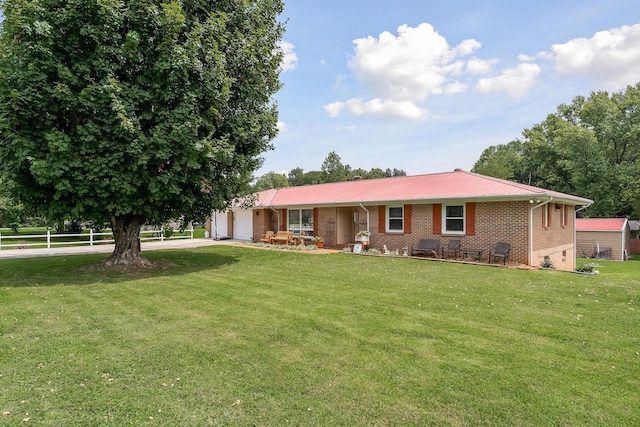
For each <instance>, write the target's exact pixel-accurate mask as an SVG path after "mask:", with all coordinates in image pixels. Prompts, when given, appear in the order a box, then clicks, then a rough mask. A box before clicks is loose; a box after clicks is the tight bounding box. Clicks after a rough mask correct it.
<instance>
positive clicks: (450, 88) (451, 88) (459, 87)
mask: <svg viewBox="0 0 640 427" xmlns="http://www.w3.org/2000/svg"><path fill="white" fill-rule="evenodd" d="M468 87H469V85H468V84H467V83H463V82H453V83H450V84H448V85H447V86H446V87H445V88H444V93H446V94H447V95H452V94H454V93H462V92H464V91H466V90H467V88H468Z"/></svg>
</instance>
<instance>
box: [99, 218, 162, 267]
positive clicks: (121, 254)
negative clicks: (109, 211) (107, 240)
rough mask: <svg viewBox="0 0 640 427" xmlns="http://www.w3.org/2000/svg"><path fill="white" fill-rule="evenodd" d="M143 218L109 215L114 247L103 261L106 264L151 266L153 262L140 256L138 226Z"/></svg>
mask: <svg viewBox="0 0 640 427" xmlns="http://www.w3.org/2000/svg"><path fill="white" fill-rule="evenodd" d="M142 223H143V218H141V217H139V216H135V215H122V216H112V217H111V229H112V230H113V238H114V240H115V243H116V247H115V249H114V250H113V253H112V254H111V255H110V256H109V258H107V259H106V260H104V261H103V263H104V264H105V265H106V266H112V265H137V266H141V267H147V266H152V265H153V263H152V262H151V261H149V260H148V259H145V258H143V257H142V256H140V226H141V225H142Z"/></svg>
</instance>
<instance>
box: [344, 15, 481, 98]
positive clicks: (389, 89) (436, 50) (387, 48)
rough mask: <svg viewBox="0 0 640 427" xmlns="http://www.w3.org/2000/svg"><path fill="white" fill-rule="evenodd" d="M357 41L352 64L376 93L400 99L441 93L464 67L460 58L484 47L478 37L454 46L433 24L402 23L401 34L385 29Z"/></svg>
mask: <svg viewBox="0 0 640 427" xmlns="http://www.w3.org/2000/svg"><path fill="white" fill-rule="evenodd" d="M354 44H355V45H356V47H355V50H356V53H355V56H354V57H353V58H352V60H351V63H350V65H351V68H352V69H353V70H354V72H355V73H356V75H357V76H358V78H359V79H360V81H361V82H362V83H363V84H364V85H365V86H366V88H367V89H368V90H369V91H371V92H372V93H374V94H375V95H376V96H380V97H382V98H385V99H393V100H396V101H419V100H422V99H424V98H425V97H427V96H428V95H431V94H438V93H441V92H442V88H443V86H444V84H445V82H446V81H447V78H448V76H449V75H451V74H459V73H460V72H461V69H462V67H463V66H464V63H462V62H459V61H456V58H457V57H458V56H464V55H467V54H470V53H471V52H473V51H474V50H475V49H478V48H479V47H480V43H478V42H477V41H475V40H465V41H463V42H462V43H461V44H460V45H459V46H458V47H454V48H452V47H451V46H449V43H447V41H446V39H445V38H444V37H442V36H441V35H440V34H438V33H437V32H436V31H435V30H434V28H433V27H432V26H431V25H429V24H420V25H419V26H418V27H416V28H412V27H409V26H407V25H402V26H400V27H399V28H398V36H397V37H396V36H394V35H393V34H391V33H389V32H383V33H382V34H380V36H379V37H378V38H377V39H376V38H374V37H371V36H369V37H366V38H361V39H356V40H354Z"/></svg>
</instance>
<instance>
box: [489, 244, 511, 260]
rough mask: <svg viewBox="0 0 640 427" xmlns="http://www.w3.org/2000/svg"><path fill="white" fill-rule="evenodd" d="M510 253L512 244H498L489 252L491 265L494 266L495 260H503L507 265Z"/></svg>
mask: <svg viewBox="0 0 640 427" xmlns="http://www.w3.org/2000/svg"><path fill="white" fill-rule="evenodd" d="M509 252H511V244H509V243H505V242H498V243H496V245H495V246H494V247H492V248H491V250H490V251H489V264H492V260H493V259H494V258H498V259H500V258H502V264H503V265H506V264H507V259H508V258H509Z"/></svg>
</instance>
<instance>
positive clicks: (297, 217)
mask: <svg viewBox="0 0 640 427" xmlns="http://www.w3.org/2000/svg"><path fill="white" fill-rule="evenodd" d="M287 212H288V215H287V217H288V218H287V220H288V223H287V230H289V231H293V232H294V233H296V234H299V233H300V232H301V231H304V233H305V234H306V235H309V236H311V235H313V209H289V210H288V211H287Z"/></svg>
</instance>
